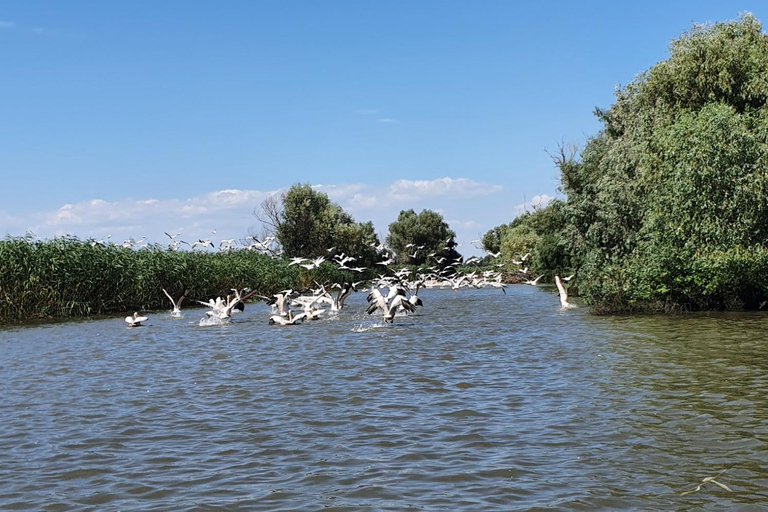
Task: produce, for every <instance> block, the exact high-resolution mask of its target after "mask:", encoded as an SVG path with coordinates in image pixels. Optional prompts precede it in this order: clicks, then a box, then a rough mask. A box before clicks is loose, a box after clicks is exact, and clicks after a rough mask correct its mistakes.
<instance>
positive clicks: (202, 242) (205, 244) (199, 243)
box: [191, 239, 213, 249]
mask: <svg viewBox="0 0 768 512" xmlns="http://www.w3.org/2000/svg"><path fill="white" fill-rule="evenodd" d="M198 246H201V247H208V246H210V247H213V242H211V241H210V240H203V239H200V240H198V241H197V242H192V246H191V247H192V248H193V249H194V248H195V247H198Z"/></svg>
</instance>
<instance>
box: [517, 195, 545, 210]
mask: <svg viewBox="0 0 768 512" xmlns="http://www.w3.org/2000/svg"><path fill="white" fill-rule="evenodd" d="M553 199H554V197H552V196H548V195H547V194H540V195H537V196H533V197H532V198H531V200H530V201H526V202H524V203H520V204H518V205H516V206H515V210H517V211H518V212H519V213H525V212H532V211H535V210H538V209H539V208H544V207H545V206H547V205H548V204H549V202H550V201H552V200H553Z"/></svg>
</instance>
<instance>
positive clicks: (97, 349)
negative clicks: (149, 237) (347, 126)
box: [0, 286, 768, 512]
mask: <svg viewBox="0 0 768 512" xmlns="http://www.w3.org/2000/svg"><path fill="white" fill-rule="evenodd" d="M420 296H422V297H423V299H424V302H425V305H426V306H425V307H424V308H423V310H419V312H418V314H416V315H413V316H410V317H405V318H401V317H398V318H397V319H396V321H395V324H394V325H382V324H381V323H380V319H379V318H377V317H376V316H368V315H366V314H365V313H364V302H365V298H364V294H363V293H358V294H355V295H353V296H352V297H351V298H350V300H349V301H348V308H347V309H345V310H343V311H342V312H341V313H339V314H338V315H337V316H334V317H328V318H326V319H323V320H319V321H316V322H311V323H304V324H302V325H297V326H289V327H280V326H269V325H267V319H268V315H269V308H268V307H267V306H265V305H263V304H258V305H249V306H248V307H247V308H246V311H245V312H244V313H242V314H240V315H238V316H236V317H235V318H234V319H233V320H232V322H231V323H230V324H228V325H213V326H200V325H199V321H200V319H201V318H202V317H203V316H204V310H202V309H187V310H185V311H184V312H183V313H184V317H183V318H180V319H178V318H171V317H170V315H169V313H168V312H154V313H148V315H147V316H149V320H148V321H147V322H146V325H145V326H143V327H140V328H133V329H129V328H126V326H125V323H124V322H123V319H122V318H113V319H106V320H93V321H80V322H68V323H60V324H52V325H46V326H39V327H25V328H13V329H6V330H0V413H2V416H1V417H0V509H2V510H13V509H17V510H51V511H53V510H93V511H103V510H111V511H112V510H122V511H128V510H136V511H149V510H151V511H174V512H176V511H192V510H194V511H209V510H222V511H223V510H228V511H236V510H242V511H251V510H270V511H279V510H284V511H297V510H307V511H309V510H321V509H324V510H349V511H357V510H362V509H367V510H393V511H394V510H397V511H400V510H404V509H407V508H409V507H413V508H415V509H421V510H446V511H509V510H766V507H767V505H766V504H767V503H768V404H767V403H766V402H768V356H766V349H765V346H766V342H765V334H764V333H765V328H766V326H768V316H766V315H765V314H762V313H753V314H720V313H719V314H702V315H690V316H675V317H596V316H592V315H590V314H589V312H588V311H587V309H586V308H578V309H571V310H566V311H561V310H560V309H559V302H558V299H557V297H556V295H555V294H554V293H552V291H551V290H547V289H543V288H541V287H536V288H534V287H530V286H512V287H509V288H508V293H507V294H506V295H504V294H502V293H501V292H500V291H499V290H460V291H458V292H455V293H454V292H451V291H450V290H426V291H422V293H421V294H420ZM712 476H714V477H716V481H717V482H720V483H722V484H724V485H726V486H727V487H728V488H729V489H731V490H732V491H731V492H729V491H728V490H726V489H723V488H721V487H718V486H717V485H715V484H714V483H711V482H710V483H706V484H704V485H703V486H702V487H701V488H700V489H699V490H698V491H695V492H692V493H690V494H685V495H681V494H682V493H684V492H686V491H689V490H693V489H695V488H696V487H697V486H698V485H699V484H701V483H702V479H704V478H706V477H712Z"/></svg>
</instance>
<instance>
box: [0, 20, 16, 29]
mask: <svg viewBox="0 0 768 512" xmlns="http://www.w3.org/2000/svg"><path fill="white" fill-rule="evenodd" d="M15 26H16V24H15V23H14V22H12V21H3V20H0V28H13V27H15Z"/></svg>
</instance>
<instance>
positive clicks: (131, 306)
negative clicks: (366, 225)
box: [0, 237, 334, 323]
mask: <svg viewBox="0 0 768 512" xmlns="http://www.w3.org/2000/svg"><path fill="white" fill-rule="evenodd" d="M302 270H303V269H299V268H297V267H296V266H288V264H287V262H285V261H283V260H276V259H272V258H270V257H268V256H265V255H263V254H259V253H257V252H253V251H246V250H241V251H232V252H219V253H207V252H191V251H170V250H168V249H167V248H165V247H161V246H149V247H146V248H142V249H139V250H135V249H130V248H124V247H122V246H119V245H108V246H106V247H104V246H101V245H98V244H94V243H93V241H91V240H80V239H78V238H76V237H58V238H54V239H51V240H36V239H33V238H31V237H7V238H6V239H4V240H1V241H0V322H3V323H9V322H13V323H15V322H21V321H25V320H27V319H35V318H61V317H74V316H87V315H94V314H110V313H123V312H133V311H146V310H156V309H165V308H168V307H169V306H170V304H169V303H168V301H167V298H166V297H165V296H164V295H163V293H162V289H163V288H165V289H166V290H168V292H169V293H170V294H171V295H172V296H174V297H178V296H180V295H181V294H182V292H183V291H184V290H187V291H188V299H191V300H195V299H197V300H207V299H209V298H211V297H216V296H219V295H223V294H226V293H229V290H231V289H232V288H238V289H242V288H250V289H253V290H258V293H259V294H262V295H271V294H272V293H275V292H277V291H279V290H282V289H286V288H292V287H295V286H296V285H297V284H298V283H299V282H300V281H308V280H310V281H311V280H313V278H312V276H308V275H306V274H304V273H303V272H302ZM324 274H334V272H333V270H328V269H324V270H323V269H318V277H321V278H323V279H324V278H325V277H326V276H324Z"/></svg>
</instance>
